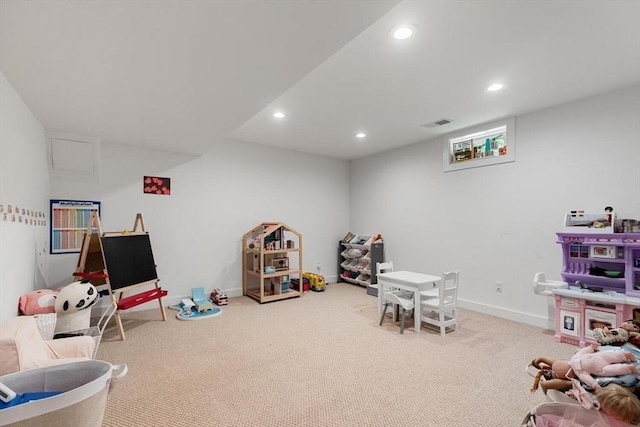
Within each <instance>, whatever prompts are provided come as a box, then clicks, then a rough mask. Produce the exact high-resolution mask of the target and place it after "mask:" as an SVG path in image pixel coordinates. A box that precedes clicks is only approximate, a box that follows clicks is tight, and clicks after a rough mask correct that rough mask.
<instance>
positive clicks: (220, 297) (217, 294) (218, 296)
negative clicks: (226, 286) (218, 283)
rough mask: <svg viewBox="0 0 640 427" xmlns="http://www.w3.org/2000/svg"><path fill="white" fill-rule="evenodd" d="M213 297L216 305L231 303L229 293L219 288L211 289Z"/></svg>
mask: <svg viewBox="0 0 640 427" xmlns="http://www.w3.org/2000/svg"><path fill="white" fill-rule="evenodd" d="M211 299H212V300H213V302H214V303H215V304H216V305H227V304H228V303H229V300H228V298H227V295H226V294H225V293H224V292H222V290H220V289H217V288H216V289H214V290H213V291H211Z"/></svg>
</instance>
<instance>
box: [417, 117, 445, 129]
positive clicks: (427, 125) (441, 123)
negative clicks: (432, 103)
mask: <svg viewBox="0 0 640 427" xmlns="http://www.w3.org/2000/svg"><path fill="white" fill-rule="evenodd" d="M452 121H453V120H451V119H440V120H436V121H435V122H430V123H425V124H423V125H421V126H422V127H423V128H433V127H436V126H444V125H448V124H449V123H451V122H452Z"/></svg>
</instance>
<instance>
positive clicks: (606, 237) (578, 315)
mask: <svg viewBox="0 0 640 427" xmlns="http://www.w3.org/2000/svg"><path fill="white" fill-rule="evenodd" d="M567 229H568V230H569V231H566V230H567ZM572 229H578V230H582V231H573V230H572ZM609 230H611V228H610V227H609ZM557 235H558V240H557V243H558V244H560V245H561V247H562V272H561V276H562V279H563V280H564V281H565V282H567V283H569V285H570V287H569V289H555V290H553V297H554V299H555V311H556V312H555V315H556V316H555V317H556V324H555V327H556V333H555V340H556V341H558V342H567V343H570V344H575V345H579V346H584V345H586V344H588V343H590V342H595V340H594V337H593V334H592V330H593V329H594V328H597V327H604V326H607V327H609V328H616V327H618V326H619V325H620V324H621V323H622V322H624V321H625V320H629V319H632V318H636V317H638V315H637V314H636V313H639V312H640V233H613V232H603V231H602V230H601V229H599V230H591V229H585V228H583V227H565V232H561V233H557ZM576 282H580V283H582V285H583V286H584V288H581V287H579V286H577V285H576ZM574 285H575V286H574ZM585 288H587V289H585ZM589 288H590V289H589Z"/></svg>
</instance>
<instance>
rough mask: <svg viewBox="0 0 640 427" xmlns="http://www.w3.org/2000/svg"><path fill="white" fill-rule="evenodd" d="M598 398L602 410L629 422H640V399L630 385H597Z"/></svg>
mask: <svg viewBox="0 0 640 427" xmlns="http://www.w3.org/2000/svg"><path fill="white" fill-rule="evenodd" d="M596 398H597V399H598V403H599V404H600V411H602V412H603V413H605V414H607V415H609V416H610V417H612V418H614V419H616V420H618V421H625V422H627V423H629V424H634V425H635V424H639V423H640V400H639V399H638V397H636V395H635V394H633V393H632V392H631V390H630V389H629V388H628V387H622V386H621V385H619V384H613V383H612V384H609V385H607V386H605V387H600V386H598V387H596Z"/></svg>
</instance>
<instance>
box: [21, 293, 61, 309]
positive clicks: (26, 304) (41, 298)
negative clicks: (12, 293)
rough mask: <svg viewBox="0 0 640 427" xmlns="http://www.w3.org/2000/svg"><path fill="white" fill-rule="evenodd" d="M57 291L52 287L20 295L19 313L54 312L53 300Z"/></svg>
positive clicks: (54, 300)
mask: <svg viewBox="0 0 640 427" xmlns="http://www.w3.org/2000/svg"><path fill="white" fill-rule="evenodd" d="M57 296H58V292H57V291H54V290H52V289H39V290H37V291H33V292H29V293H28V294H26V295H22V296H21V297H20V299H19V300H18V308H19V309H20V314H24V315H29V316H31V315H34V314H45V313H55V307H54V306H55V302H56V297H57Z"/></svg>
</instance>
